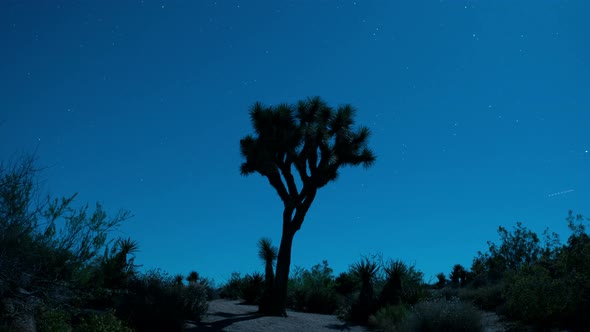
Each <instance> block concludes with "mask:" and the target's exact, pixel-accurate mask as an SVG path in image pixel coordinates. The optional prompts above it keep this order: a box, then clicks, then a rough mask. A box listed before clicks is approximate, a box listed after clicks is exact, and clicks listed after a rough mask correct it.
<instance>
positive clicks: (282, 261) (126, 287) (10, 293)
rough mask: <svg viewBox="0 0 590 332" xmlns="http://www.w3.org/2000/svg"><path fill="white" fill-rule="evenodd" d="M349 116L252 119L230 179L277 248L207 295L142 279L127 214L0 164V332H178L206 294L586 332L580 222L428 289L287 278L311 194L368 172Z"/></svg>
mask: <svg viewBox="0 0 590 332" xmlns="http://www.w3.org/2000/svg"><path fill="white" fill-rule="evenodd" d="M353 114H354V112H353V109H352V108H351V107H350V106H344V107H340V108H338V109H337V110H336V111H334V110H333V109H331V108H329V107H328V106H326V105H325V104H324V103H323V102H322V101H321V100H320V99H319V98H314V99H308V100H306V101H302V102H300V103H299V104H298V105H297V106H288V105H279V106H277V107H274V108H266V107H263V106H262V105H260V104H256V105H255V106H254V107H253V109H252V111H251V117H252V122H253V124H254V128H255V131H256V135H257V137H251V136H247V137H246V138H244V139H243V140H242V141H241V148H242V154H243V156H244V157H245V158H246V162H245V163H244V164H242V173H243V174H250V173H252V172H258V173H260V174H261V175H263V176H265V177H267V178H268V180H269V182H270V183H271V185H272V186H273V187H274V188H275V189H276V190H277V193H278V194H279V196H280V198H281V200H282V201H283V203H284V210H285V214H284V218H283V237H282V239H281V244H280V247H279V248H277V247H275V246H274V245H273V244H272V242H271V241H270V240H269V239H267V238H262V239H261V240H259V242H258V256H259V258H260V259H261V263H262V264H261V266H262V268H263V269H262V270H263V273H261V272H253V273H251V274H246V275H244V276H243V277H242V276H241V275H240V274H239V273H234V274H232V276H231V278H230V279H229V280H228V281H227V282H226V284H225V285H223V286H222V287H221V288H220V289H218V290H215V289H214V287H213V282H212V281H210V280H208V279H206V278H202V277H201V276H200V275H199V274H198V273H197V272H194V271H193V272H191V273H190V274H189V275H188V276H186V277H185V276H183V275H175V276H170V275H168V274H167V273H165V272H163V271H161V270H151V271H147V272H141V271H140V270H139V266H138V265H136V264H135V256H134V253H135V252H136V251H137V250H138V244H137V243H136V242H135V241H133V240H132V239H129V238H119V239H117V238H114V237H113V232H112V231H113V230H116V229H117V228H118V227H119V226H120V224H121V223H122V222H124V221H126V220H127V219H129V218H130V217H131V215H130V213H129V212H127V211H120V212H118V213H116V214H115V215H114V216H112V217H109V216H108V215H107V213H106V212H105V210H104V209H103V207H102V205H101V204H96V206H95V207H94V209H90V208H89V206H88V205H85V206H82V207H78V208H75V207H74V199H75V197H76V195H73V196H71V197H65V198H59V199H55V198H51V197H44V196H42V195H41V193H40V189H39V187H38V185H37V182H36V176H37V174H38V172H39V170H38V169H36V168H35V163H34V159H33V158H31V157H24V158H21V159H20V160H18V161H16V162H14V163H8V164H6V163H2V164H0V330H2V331H31V330H39V331H134V330H135V331H154V330H157V331H174V330H177V331H180V330H182V329H183V326H184V324H185V322H186V321H188V320H192V321H198V320H200V319H201V317H202V315H203V314H204V313H205V312H206V311H207V307H208V304H207V303H208V300H210V299H213V298H215V297H216V296H217V294H219V295H220V296H221V297H222V298H227V299H240V300H241V301H243V302H244V303H248V304H257V305H259V308H260V311H261V313H263V314H273V315H275V314H283V313H285V311H284V309H285V308H286V307H289V308H292V309H294V310H299V311H304V312H313V313H322V314H337V315H338V316H339V317H341V318H342V319H344V320H347V321H349V322H352V323H356V324H368V325H370V326H372V327H374V328H375V329H376V330H382V331H479V330H481V329H482V316H481V310H486V311H493V312H496V313H498V314H499V315H501V317H503V318H504V319H506V320H508V321H510V322H511V325H510V326H512V327H513V329H514V330H524V329H533V330H551V329H567V330H571V331H589V330H590V315H588V313H589V312H590V236H589V235H588V232H587V230H586V226H585V224H584V223H585V222H586V221H587V219H585V218H584V217H583V216H581V215H575V214H574V213H573V212H570V213H569V215H568V216H567V218H566V222H567V225H568V227H569V229H570V231H571V234H570V235H569V237H568V238H567V241H566V242H565V243H562V242H561V241H560V239H559V237H558V236H557V235H556V234H554V233H550V231H549V230H545V232H544V233H543V234H542V235H541V236H539V235H537V234H536V233H535V232H533V231H532V230H530V229H527V228H526V227H525V226H524V225H523V224H521V223H517V224H516V225H515V226H514V228H513V229H512V230H509V229H507V228H504V227H499V229H498V234H499V238H500V239H499V240H500V241H499V242H498V243H495V242H488V249H487V250H486V251H485V252H479V253H478V254H477V255H476V257H475V258H474V259H473V262H472V265H471V267H470V268H465V267H464V266H462V265H460V264H456V265H454V266H452V267H450V271H449V273H448V274H446V273H443V272H441V273H439V274H437V275H436V280H435V281H434V282H433V283H432V284H426V283H425V282H424V279H423V274H422V272H420V271H419V270H418V269H416V267H415V266H413V265H409V264H407V263H405V262H403V261H400V260H386V259H384V258H383V257H382V256H380V255H375V256H368V257H363V258H361V259H360V260H358V261H357V262H355V263H353V264H351V266H350V268H349V269H348V271H345V272H342V273H340V274H338V275H334V271H333V270H332V269H331V268H330V266H329V265H328V262H327V261H322V262H321V263H319V264H317V265H314V266H313V267H311V268H310V269H305V268H301V267H295V268H294V269H293V270H290V256H291V255H290V253H291V244H292V241H293V237H294V234H295V232H296V231H297V230H299V227H300V226H301V224H302V222H303V219H304V217H305V214H306V212H307V210H308V209H309V207H310V205H311V202H312V201H313V199H314V197H315V193H316V191H317V190H318V189H319V188H321V187H322V186H324V185H326V184H327V183H329V182H330V181H333V180H334V179H336V177H337V174H338V173H337V171H338V168H339V167H340V166H345V165H359V164H364V165H365V166H369V165H370V164H371V163H372V162H373V161H374V160H375V158H374V156H373V154H372V152H371V151H370V150H368V149H367V148H366V140H367V138H368V135H369V132H368V129H366V128H363V127H361V128H360V129H359V130H358V131H353V130H352V129H351V126H352V125H353V119H352V117H353ZM292 166H294V167H295V169H296V170H297V172H298V173H299V176H300V178H301V182H300V183H299V184H301V185H302V188H301V190H298V189H297V185H298V183H296V182H295V181H294V178H293V176H292V175H291V173H290V172H291V167H292ZM283 181H285V183H283Z"/></svg>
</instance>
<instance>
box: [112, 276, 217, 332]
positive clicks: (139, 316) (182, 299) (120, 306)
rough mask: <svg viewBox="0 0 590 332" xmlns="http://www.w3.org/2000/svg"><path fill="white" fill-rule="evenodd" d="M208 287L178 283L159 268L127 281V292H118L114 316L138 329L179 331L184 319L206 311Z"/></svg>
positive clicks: (198, 317)
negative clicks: (115, 314)
mask: <svg viewBox="0 0 590 332" xmlns="http://www.w3.org/2000/svg"><path fill="white" fill-rule="evenodd" d="M206 294H207V290H206V289H205V287H203V286H202V285H200V284H198V283H195V284H192V285H189V286H182V285H178V283H177V282H175V281H174V278H173V277H170V276H169V275H168V274H167V273H164V272H162V271H161V270H152V271H149V272H147V273H145V274H142V275H139V276H138V277H136V278H134V279H132V280H131V281H130V282H129V288H128V293H126V294H125V293H124V294H119V295H118V296H117V298H118V299H117V301H116V302H117V305H116V312H117V316H118V317H120V318H121V319H123V320H125V321H127V322H128V323H129V325H130V326H131V327H133V328H134V329H136V330H138V331H182V329H183V327H184V322H185V320H187V319H192V320H196V321H198V320H200V318H201V316H202V315H204V314H205V313H206V312H207V308H208V305H207V295H206Z"/></svg>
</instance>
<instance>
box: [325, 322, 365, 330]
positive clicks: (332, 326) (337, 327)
mask: <svg viewBox="0 0 590 332" xmlns="http://www.w3.org/2000/svg"><path fill="white" fill-rule="evenodd" d="M353 326H358V325H351V324H349V323H342V324H328V325H325V326H324V327H325V328H328V329H330V330H337V331H350V330H351V327H353Z"/></svg>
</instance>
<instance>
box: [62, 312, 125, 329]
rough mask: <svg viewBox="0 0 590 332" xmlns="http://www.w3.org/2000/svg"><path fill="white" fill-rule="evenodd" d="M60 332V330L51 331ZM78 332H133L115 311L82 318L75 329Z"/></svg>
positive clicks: (92, 314)
mask: <svg viewBox="0 0 590 332" xmlns="http://www.w3.org/2000/svg"><path fill="white" fill-rule="evenodd" d="M51 331H58V330H51ZM74 331H76V332H133V330H132V329H130V328H129V327H127V326H125V324H123V322H122V321H121V320H119V319H118V318H117V317H116V316H115V314H114V312H113V311H108V312H106V313H91V314H89V315H86V317H81V318H80V321H79V323H78V325H77V326H76V328H75V329H74Z"/></svg>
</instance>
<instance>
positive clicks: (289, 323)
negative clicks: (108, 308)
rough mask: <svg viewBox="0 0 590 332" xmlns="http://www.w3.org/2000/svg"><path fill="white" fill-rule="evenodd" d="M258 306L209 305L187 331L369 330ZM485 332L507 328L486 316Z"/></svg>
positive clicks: (216, 302) (334, 319)
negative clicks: (266, 311) (264, 312)
mask: <svg viewBox="0 0 590 332" xmlns="http://www.w3.org/2000/svg"><path fill="white" fill-rule="evenodd" d="M257 310H258V307H257V306H253V305H243V304H240V302H239V301H228V300H214V301H211V302H209V311H208V313H207V315H206V316H205V317H203V320H202V321H201V322H199V323H195V324H187V328H186V331H191V332H199V331H230V332H250V331H259V332H266V331H268V332H270V331H285V332H291V331H292V332H306V331H309V332H312V331H317V332H335V331H347V332H361V331H369V330H368V329H367V328H366V327H363V326H354V325H350V324H348V323H346V322H343V321H341V320H339V319H338V318H337V317H336V316H333V315H319V314H308V313H302V312H295V311H287V315H288V317H287V318H284V317H263V316H260V315H258V314H257V313H256V312H257ZM483 325H484V332H503V331H507V330H508V329H507V328H506V327H505V326H504V324H503V323H502V322H501V321H500V319H499V318H498V316H497V315H496V314H494V313H489V312H486V313H484V314H483Z"/></svg>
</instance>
